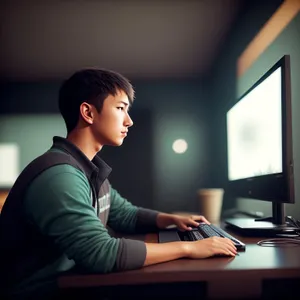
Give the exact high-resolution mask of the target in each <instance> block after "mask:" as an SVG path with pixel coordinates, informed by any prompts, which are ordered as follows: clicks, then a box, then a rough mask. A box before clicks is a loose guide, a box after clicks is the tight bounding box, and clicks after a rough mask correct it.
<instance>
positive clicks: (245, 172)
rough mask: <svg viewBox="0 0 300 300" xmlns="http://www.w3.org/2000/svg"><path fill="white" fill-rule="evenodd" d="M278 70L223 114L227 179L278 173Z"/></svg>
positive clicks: (279, 93) (280, 161)
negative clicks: (225, 123)
mask: <svg viewBox="0 0 300 300" xmlns="http://www.w3.org/2000/svg"><path fill="white" fill-rule="evenodd" d="M281 72H282V70H281V67H279V68H278V69H276V70H275V71H274V72H273V73H272V74H271V75H269V76H268V77H267V78H266V79H265V80H263V81H262V82H261V83H260V84H259V85H257V86H256V87H255V88H254V89H252V90H251V91H250V92H249V93H247V94H246V95H245V96H244V97H242V98H241V99H240V101H239V102H238V103H237V104H236V105H234V106H233V107H232V108H231V109H230V110H229V111H228V112H227V141H228V179H229V180H239V179H245V178H251V177H256V176H261V175H268V174H276V173H281V172H282V165H283V163H282V117H281V94H282V91H281V88H282V87H281Z"/></svg>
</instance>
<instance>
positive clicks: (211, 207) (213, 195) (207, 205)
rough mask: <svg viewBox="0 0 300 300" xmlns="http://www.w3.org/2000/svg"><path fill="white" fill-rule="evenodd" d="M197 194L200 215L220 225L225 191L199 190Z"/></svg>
mask: <svg viewBox="0 0 300 300" xmlns="http://www.w3.org/2000/svg"><path fill="white" fill-rule="evenodd" d="M197 194H198V198H199V209H200V214H201V215H203V216H204V217H205V218H206V219H207V220H208V221H209V222H211V223H219V222H220V218H221V210H222V204H223V195H224V189H221V188H212V189H199V190H198V192H197Z"/></svg>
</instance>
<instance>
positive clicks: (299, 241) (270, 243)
mask: <svg viewBox="0 0 300 300" xmlns="http://www.w3.org/2000/svg"><path fill="white" fill-rule="evenodd" d="M288 244H294V245H299V246H300V238H299V237H297V238H272V239H266V240H261V241H258V242H257V245H258V246H263V247H280V246H287V245H288Z"/></svg>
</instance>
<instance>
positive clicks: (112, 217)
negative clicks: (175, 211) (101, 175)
mask: <svg viewBox="0 0 300 300" xmlns="http://www.w3.org/2000/svg"><path fill="white" fill-rule="evenodd" d="M110 197H111V206H110V214H109V220H108V225H109V226H110V227H111V228H112V229H114V230H115V231H117V232H124V233H149V232H155V231H157V230H158V227H157V225H156V219H157V215H158V212H157V211H155V210H151V209H146V208H142V207H137V206H135V205H133V204H131V203H130V202H129V201H128V200H127V199H125V198H123V197H121V195H120V194H119V193H118V192H117V191H116V190H115V189H114V188H112V187H111V191H110Z"/></svg>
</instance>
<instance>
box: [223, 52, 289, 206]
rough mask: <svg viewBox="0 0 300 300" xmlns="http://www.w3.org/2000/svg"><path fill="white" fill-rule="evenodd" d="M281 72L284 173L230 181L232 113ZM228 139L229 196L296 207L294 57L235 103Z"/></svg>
mask: <svg viewBox="0 0 300 300" xmlns="http://www.w3.org/2000/svg"><path fill="white" fill-rule="evenodd" d="M280 67H281V68H282V72H281V87H282V88H281V107H282V114H281V120H282V172H281V173H276V174H268V175H262V176H255V177H249V178H244V179H238V180H229V176H228V132H227V116H228V112H229V111H230V110H231V109H232V108H233V107H234V106H235V105H236V104H237V103H239V102H240V101H242V100H243V99H244V98H245V96H246V95H248V94H249V93H250V92H251V91H252V90H254V89H255V88H256V87H257V86H258V85H260V84H261V83H262V82H263V81H264V80H265V79H266V78H268V77H269V76H270V75H271V74H272V73H273V72H274V71H275V70H277V69H278V68H280ZM226 139H227V149H226V150H227V153H226V155H227V160H226V161H227V189H226V190H227V192H228V193H229V194H230V195H232V196H235V197H240V198H253V199H258V200H263V201H272V202H278V203H295V196H294V172H293V151H292V149H293V147H292V107H291V79H290V56H289V55H284V56H283V57H282V58H281V59H280V60H278V61H277V62H276V63H275V64H274V65H273V66H272V67H271V68H270V69H269V70H268V71H266V72H265V73H264V74H263V75H262V76H261V77H260V78H259V79H258V80H257V81H256V82H255V83H254V84H253V85H252V86H251V87H250V88H249V89H248V90H247V91H246V92H245V93H244V94H242V95H241V96H240V97H239V98H238V99H237V101H236V102H235V103H233V104H232V105H230V107H228V109H227V111H226Z"/></svg>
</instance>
